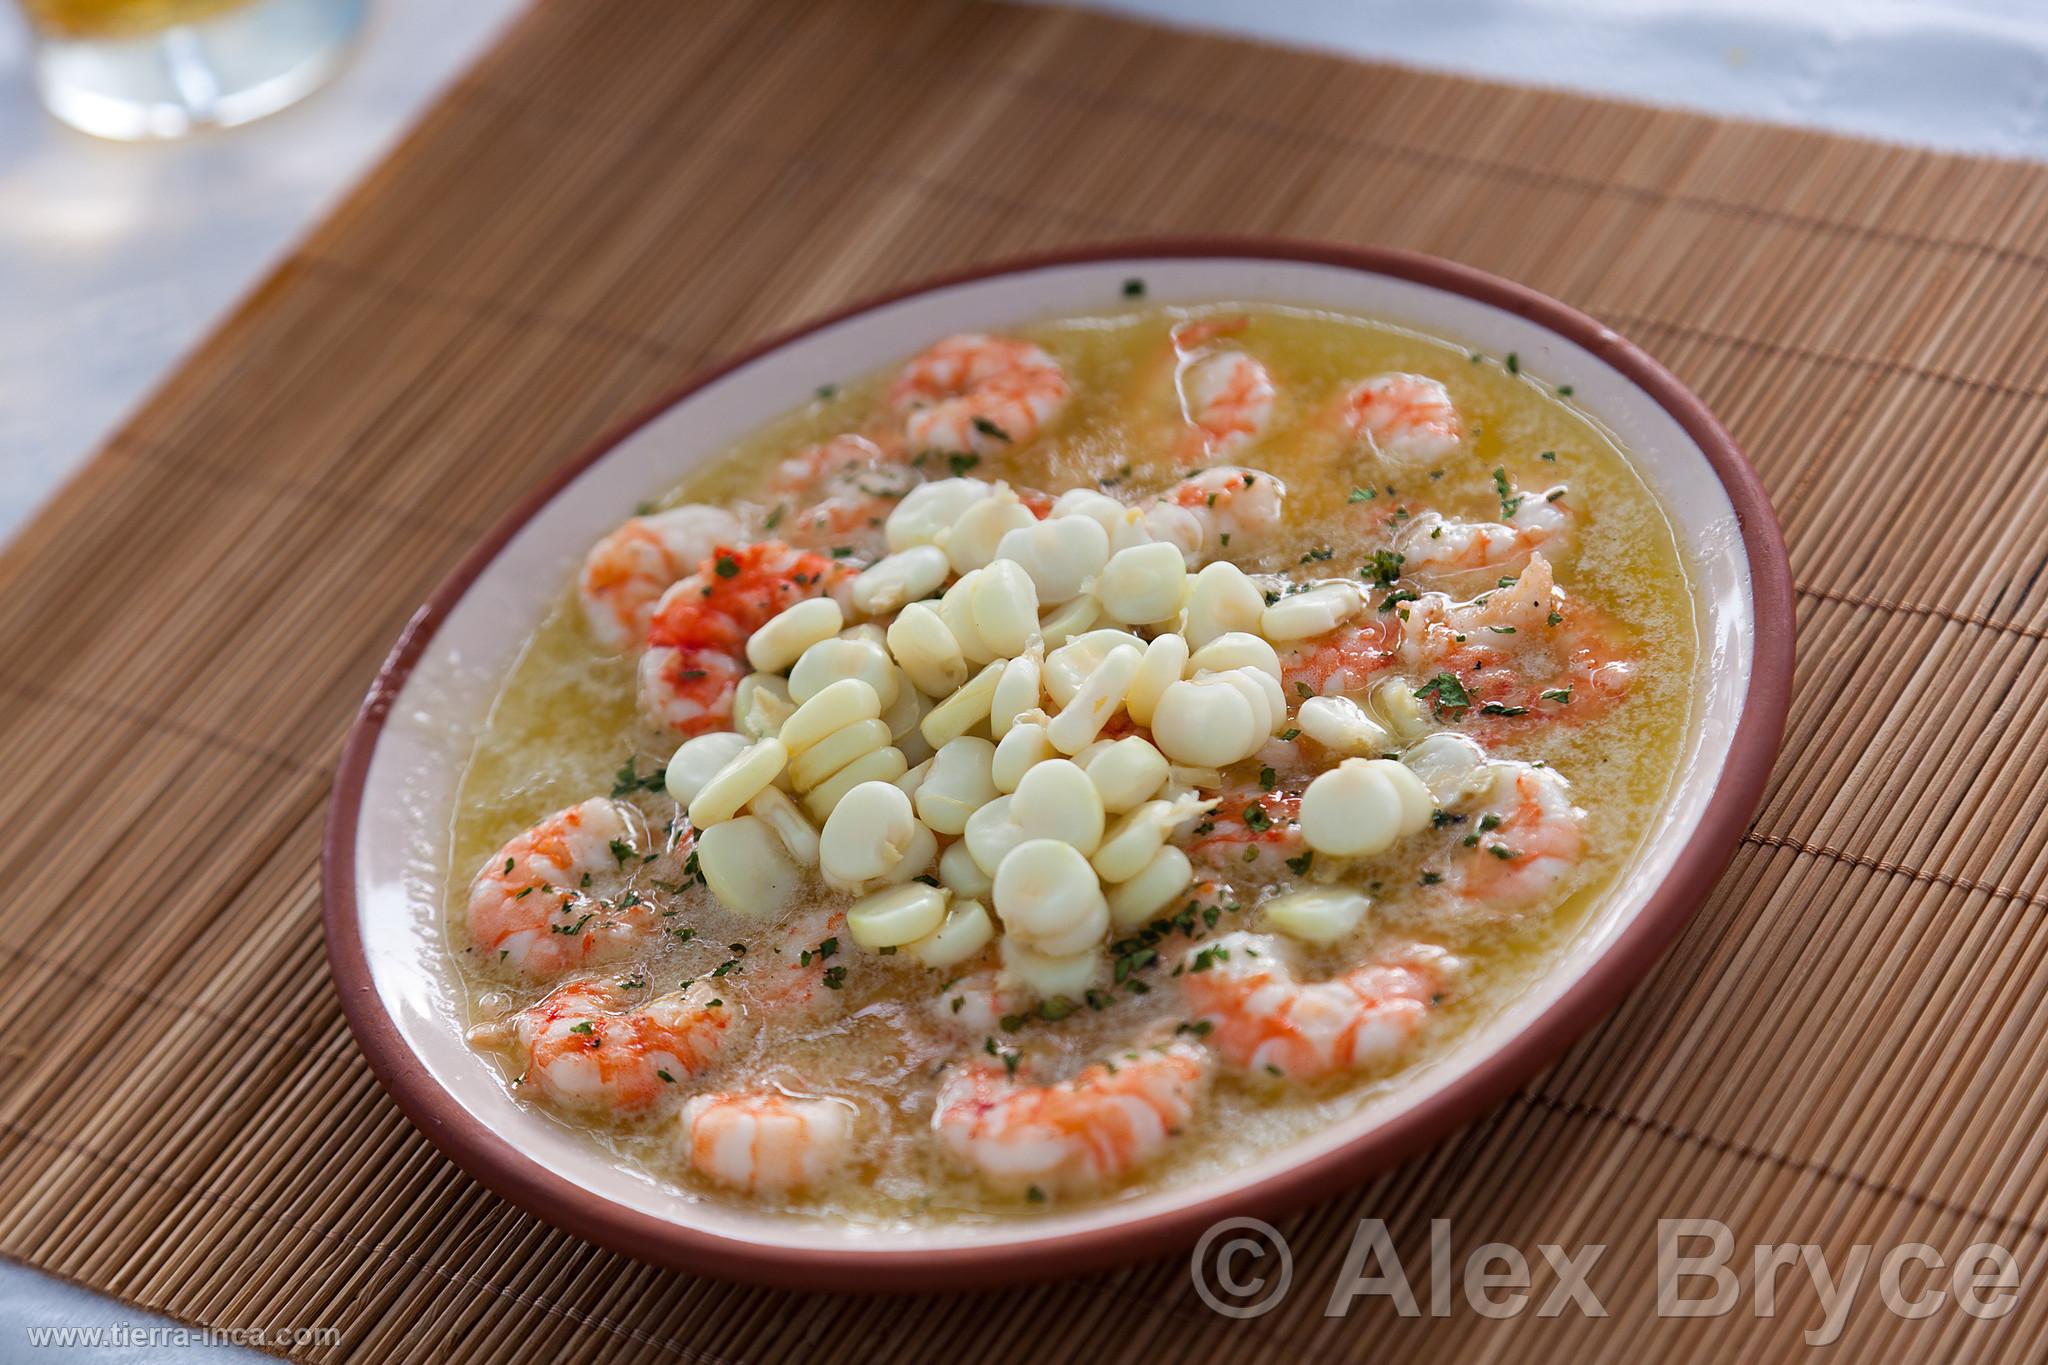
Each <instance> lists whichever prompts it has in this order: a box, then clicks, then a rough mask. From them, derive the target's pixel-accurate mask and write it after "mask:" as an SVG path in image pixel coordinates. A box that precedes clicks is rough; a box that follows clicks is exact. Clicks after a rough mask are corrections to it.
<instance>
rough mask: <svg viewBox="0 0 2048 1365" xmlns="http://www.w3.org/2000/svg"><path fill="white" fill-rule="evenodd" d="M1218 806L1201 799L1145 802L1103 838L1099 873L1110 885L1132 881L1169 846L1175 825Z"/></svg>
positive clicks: (1097, 856) (1096, 861)
mask: <svg viewBox="0 0 2048 1365" xmlns="http://www.w3.org/2000/svg"><path fill="white" fill-rule="evenodd" d="M1215 804H1216V803H1215V802H1213V801H1204V800H1202V799H1200V798H1198V797H1187V798H1183V799H1181V800H1178V801H1147V802H1145V803H1144V804H1143V805H1141V806H1139V807H1138V808H1137V809H1136V810H1134V811H1132V812H1131V813H1130V814H1128V815H1126V816H1124V817H1123V818H1122V819H1121V820H1118V821H1117V822H1116V823H1115V824H1113V825H1111V826H1110V827H1109V830H1108V832H1107V833H1105V834H1104V835H1103V836H1102V843H1101V844H1100V845H1099V846H1098V847H1097V848H1096V850H1095V857H1094V859H1093V864H1094V867H1095V871H1096V874H1097V875H1098V876H1100V877H1101V878H1102V880H1104V881H1106V882H1112V883H1114V882H1127V881H1129V880H1130V879H1131V878H1133V877H1135V876H1137V875H1138V874H1139V873H1140V872H1143V871H1144V870H1145V864H1147V863H1149V862H1151V861H1152V859H1153V856H1154V855H1156V854H1157V853H1158V852H1159V850H1160V849H1161V848H1164V847H1165V846H1166V840H1167V837H1168V836H1169V835H1171V834H1172V833H1173V828H1174V826H1175V825H1178V824H1179V823H1180V822H1181V821H1183V820H1185V819H1187V818H1188V817H1189V816H1191V815H1194V814H1197V813H1199V812H1201V811H1205V810H1207V809H1209V808H1210V807H1211V806H1213V805H1215Z"/></svg>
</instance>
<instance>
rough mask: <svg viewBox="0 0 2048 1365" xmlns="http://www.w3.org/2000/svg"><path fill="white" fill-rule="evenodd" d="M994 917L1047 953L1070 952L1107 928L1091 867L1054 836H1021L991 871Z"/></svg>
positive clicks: (1105, 908)
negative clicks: (993, 885) (1036, 837)
mask: <svg viewBox="0 0 2048 1365" xmlns="http://www.w3.org/2000/svg"><path fill="white" fill-rule="evenodd" d="M995 907H996V915H997V917H998V918H1000V919H1001V920H1002V922H1003V929H1004V931H1005V932H1007V933H1009V934H1012V935H1014V936H1016V938H1017V939H1018V940H1019V941H1020V942H1022V943H1023V944H1024V945H1025V946H1026V947H1029V948H1032V949H1034V950H1035V951H1037V952H1041V953H1046V954H1050V955H1052V956H1064V955H1066V954H1069V953H1076V952H1079V951H1081V950H1082V949H1083V948H1086V947H1088V946H1089V945H1090V944H1091V943H1095V942H1098V941H1100V939H1101V938H1102V936H1103V935H1104V934H1105V933H1107V932H1108V930H1109V904H1108V902H1107V901H1105V900H1104V899H1103V897H1102V885H1101V883H1100V882H1098V881H1097V880H1096V877H1095V869H1094V868H1092V867H1090V866H1088V860H1087V859H1086V858H1084V857H1082V856H1081V854H1080V853H1079V852H1078V851H1077V850H1075V849H1074V848H1073V847H1072V846H1071V845H1069V844H1065V843H1062V842H1060V841H1059V840H1058V839H1026V840H1025V841H1024V842H1023V843H1021V844H1018V845H1017V846H1016V847H1015V848H1013V849H1011V850H1010V852H1009V854H1008V855H1007V856H1006V857H1004V859H1003V861H1002V865H1001V866H1000V867H998V868H997V869H996V882H995Z"/></svg>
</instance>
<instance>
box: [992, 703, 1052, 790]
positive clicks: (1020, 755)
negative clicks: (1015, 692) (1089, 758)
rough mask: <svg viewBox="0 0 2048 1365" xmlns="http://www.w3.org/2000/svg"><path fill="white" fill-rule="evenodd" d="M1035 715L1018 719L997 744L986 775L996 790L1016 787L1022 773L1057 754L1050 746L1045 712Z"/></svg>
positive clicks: (1021, 779) (1014, 788) (1021, 778)
mask: <svg viewBox="0 0 2048 1365" xmlns="http://www.w3.org/2000/svg"><path fill="white" fill-rule="evenodd" d="M1038 716H1039V719H1035V720H1028V721H1027V720H1024V719H1019V720H1018V721H1017V722H1016V723H1015V724H1014V725H1012V726H1011V727H1010V729H1009V731H1008V733H1006V734H1005V735H1004V736H1003V737H1002V739H1001V740H1000V741H999V742H998V743H997V744H996V756H995V762H994V763H993V764H992V765H991V767H990V770H989V775H990V777H991V778H993V779H994V781H995V784H996V790H997V791H999V792H1013V791H1015V790H1017V784H1018V783H1019V782H1022V781H1023V780H1024V774H1025V773H1026V772H1028V771H1030V769H1031V767H1032V765H1033V764H1037V763H1043V762H1045V760H1047V759H1048V758H1054V757H1057V756H1058V754H1059V750H1057V749H1055V748H1053V747H1052V741H1051V740H1050V739H1048V738H1047V737H1046V733H1045V722H1044V720H1043V716H1044V712H1039V713H1038Z"/></svg>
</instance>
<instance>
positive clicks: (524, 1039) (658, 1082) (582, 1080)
mask: <svg viewBox="0 0 2048 1365" xmlns="http://www.w3.org/2000/svg"><path fill="white" fill-rule="evenodd" d="M630 996H631V992H630V990H629V989H628V988H627V987H625V986H623V985H620V984H617V983H611V982H604V981H576V982H571V983H570V984H568V985H566V986H562V987H559V988H557V989H556V990H554V991H552V992H550V993H549V994H548V995H546V996H545V997H543V998H542V999H541V1000H540V1001H539V1002H538V1003H536V1004H534V1005H531V1006H529V1007H527V1008H526V1009H524V1010H521V1011H520V1012H519V1013H518V1014H516V1015H514V1016H512V1017H511V1018H510V1019H508V1020H505V1021H501V1022H499V1023H496V1024H489V1025H484V1026H482V1027H480V1028H478V1029H475V1030H472V1032H471V1035H470V1036H471V1041H472V1042H474V1043H476V1044H477V1045H478V1046H480V1047H491V1048H496V1049H499V1050H501V1051H505V1052H509V1053H511V1054H513V1055H515V1056H518V1057H523V1058H524V1062H525V1069H524V1070H523V1071H522V1072H521V1073H520V1077H519V1082H518V1083H519V1085H520V1087H521V1089H522V1090H524V1091H526V1092H527V1093H530V1094H532V1095H535V1096H537V1097H538V1098H540V1099H542V1100H544V1101H546V1102H547V1103H548V1104H550V1105H552V1106H554V1107H555V1108H557V1109H562V1110H567V1111H570V1112H581V1113H598V1114H611V1115H616V1116H619V1117H632V1116H636V1115H640V1114H644V1113H646V1112H648V1111H649V1110H651V1109H653V1108H655V1107H656V1106H657V1105H658V1104H661V1103H662V1102H664V1101H666V1100H668V1099H670V1098H672V1097H673V1098H676V1099H680V1098H681V1097H682V1096H683V1095H684V1094H685V1093H687V1091H686V1090H685V1086H686V1085H687V1083H688V1082H690V1081H691V1080H693V1079H694V1078H696V1077H698V1076H701V1075H703V1074H704V1073H705V1072H706V1071H708V1070H709V1069H710V1068H711V1066H712V1065H713V1063H715V1062H716V1061H717V1060H718V1057H719V1055H720V1053H721V1052H722V1051H723V1050H724V1049H725V1047H726V1046H727V1044H728V1043H729V1041H730V1040H731V1036H732V1033H733V1031H734V1029H735V1028H736V1027H737V1026H738V1025H739V1024H740V1021H741V1017H742V1016H741V1014H740V1012H739V1009H738V1007H737V1006H736V1005H734V1004H732V1003H731V1002H729V1001H727V1000H725V999H724V998H722V996H721V995H720V993H719V990H718V985H717V983H716V982H711V981H698V982H696V983H694V984H693V985H691V986H689V987H687V988H686V989H684V990H680V991H673V992H671V993H669V994H667V995H662V996H657V997H656V998H654V999H652V1000H649V1001H646V1002H645V1003H642V1004H637V1005H636V1004H633V1003H631V999H630Z"/></svg>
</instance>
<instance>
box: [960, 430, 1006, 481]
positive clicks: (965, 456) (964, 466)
mask: <svg viewBox="0 0 2048 1365" xmlns="http://www.w3.org/2000/svg"><path fill="white" fill-rule="evenodd" d="M1004 439H1005V440H1007V439H1008V438H1007V437H1005V438H1004ZM980 463H981V456H979V455H973V454H969V453H967V452H964V451H956V452H954V453H953V454H951V455H948V456H947V457H946V464H947V466H948V467H949V468H951V469H952V471H953V477H954V478H956V479H957V478H959V477H960V476H961V475H963V474H965V473H966V472H967V471H968V470H970V469H972V468H974V467H975V466H976V465H978V464H980Z"/></svg>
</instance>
